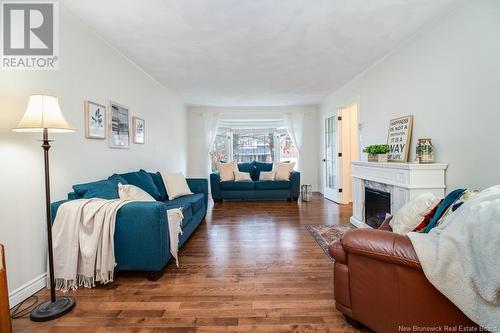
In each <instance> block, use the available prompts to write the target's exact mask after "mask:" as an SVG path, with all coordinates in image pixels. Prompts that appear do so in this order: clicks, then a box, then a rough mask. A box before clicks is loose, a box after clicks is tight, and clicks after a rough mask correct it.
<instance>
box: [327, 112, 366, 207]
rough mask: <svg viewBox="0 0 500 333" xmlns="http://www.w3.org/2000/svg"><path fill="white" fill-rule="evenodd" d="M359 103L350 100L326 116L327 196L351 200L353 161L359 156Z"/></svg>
mask: <svg viewBox="0 0 500 333" xmlns="http://www.w3.org/2000/svg"><path fill="white" fill-rule="evenodd" d="M358 126H359V125H358V104H357V103H351V104H349V105H347V106H344V107H341V108H339V109H338V110H335V111H333V112H332V113H330V114H326V115H325V116H324V137H325V143H324V144H325V150H324V152H325V156H324V158H323V163H324V164H325V168H324V170H325V181H324V188H323V194H324V196H325V198H327V199H329V200H332V201H335V202H337V203H341V204H348V203H350V202H352V178H351V177H352V174H351V169H352V168H351V162H352V161H356V160H358V159H359V136H358Z"/></svg>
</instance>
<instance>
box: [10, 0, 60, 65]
mask: <svg viewBox="0 0 500 333" xmlns="http://www.w3.org/2000/svg"><path fill="white" fill-rule="evenodd" d="M1 8H2V11H1V20H2V24H1V27H2V43H1V44H2V54H1V56H2V58H1V68H2V69H8V70H54V69H55V70H57V69H59V54H58V53H59V7H58V3H57V2H45V1H44V2H27V1H26V2H25V1H16V2H14V1H4V2H2V4H1Z"/></svg>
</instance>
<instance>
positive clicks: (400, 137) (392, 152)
mask: <svg viewBox="0 0 500 333" xmlns="http://www.w3.org/2000/svg"><path fill="white" fill-rule="evenodd" d="M412 128H413V116H404V117H401V118H396V119H391V121H390V122H389V133H388V134H387V145H388V146H389V154H387V161H389V162H408V151H409V149H410V142H411V131H412Z"/></svg>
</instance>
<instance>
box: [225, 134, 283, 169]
mask: <svg viewBox="0 0 500 333" xmlns="http://www.w3.org/2000/svg"><path fill="white" fill-rule="evenodd" d="M273 156H274V135H273V133H272V132H248V131H235V132H233V160H235V161H237V162H238V163H244V162H252V161H259V162H268V163H269V162H272V161H273Z"/></svg>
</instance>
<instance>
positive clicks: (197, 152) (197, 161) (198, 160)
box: [188, 106, 319, 191]
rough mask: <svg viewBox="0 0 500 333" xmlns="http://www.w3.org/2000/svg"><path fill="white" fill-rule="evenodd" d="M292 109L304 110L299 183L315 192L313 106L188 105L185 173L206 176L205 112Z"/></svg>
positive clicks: (316, 138) (270, 111) (315, 131)
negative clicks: (186, 167)
mask: <svg viewBox="0 0 500 333" xmlns="http://www.w3.org/2000/svg"><path fill="white" fill-rule="evenodd" d="M291 111H302V112H304V114H305V116H304V138H303V143H302V153H301V156H300V171H301V183H302V184H310V185H312V187H313V190H314V191H317V190H318V184H319V177H318V168H319V166H318V163H319V162H318V161H319V159H318V156H319V151H318V144H317V143H318V130H317V128H318V126H317V124H318V114H319V111H318V108H317V107H316V106H289V107H201V106H197V107H189V108H188V124H189V125H188V126H189V131H190V133H193V135H189V138H188V151H189V156H188V176H191V177H207V176H208V151H206V148H205V143H204V136H203V133H204V126H203V124H204V123H203V116H202V114H203V113H204V112H214V113H220V114H224V113H226V114H239V113H241V114H249V115H252V114H258V113H261V114H266V113H276V114H280V113H281V114H282V113H286V112H291Z"/></svg>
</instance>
